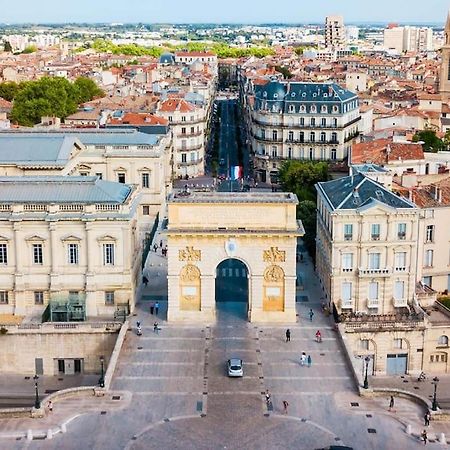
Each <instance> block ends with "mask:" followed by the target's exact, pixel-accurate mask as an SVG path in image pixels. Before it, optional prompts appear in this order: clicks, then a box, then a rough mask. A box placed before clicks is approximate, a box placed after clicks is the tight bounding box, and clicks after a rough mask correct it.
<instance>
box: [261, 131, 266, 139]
mask: <svg viewBox="0 0 450 450" xmlns="http://www.w3.org/2000/svg"><path fill="white" fill-rule="evenodd" d="M261 137H262V138H263V139H265V138H266V130H261Z"/></svg>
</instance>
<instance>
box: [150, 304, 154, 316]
mask: <svg viewBox="0 0 450 450" xmlns="http://www.w3.org/2000/svg"><path fill="white" fill-rule="evenodd" d="M154 311H155V304H154V303H153V302H151V303H150V314H151V315H152V316H153V313H154Z"/></svg>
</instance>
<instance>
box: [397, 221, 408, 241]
mask: <svg viewBox="0 0 450 450" xmlns="http://www.w3.org/2000/svg"><path fill="white" fill-rule="evenodd" d="M397 236H398V238H399V239H402V240H403V239H406V223H399V224H398V225H397Z"/></svg>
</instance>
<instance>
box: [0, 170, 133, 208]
mask: <svg viewBox="0 0 450 450" xmlns="http://www.w3.org/2000/svg"><path fill="white" fill-rule="evenodd" d="M131 190H132V189H131V187H130V186H127V185H126V184H122V183H116V182H113V181H106V180H101V179H100V178H98V177H81V176H80V177H69V176H40V177H0V203H4V204H11V203H78V204H79V203H83V204H90V203H91V204H92V203H112V204H122V203H124V202H125V201H126V199H127V198H128V196H129V194H130V192H131Z"/></svg>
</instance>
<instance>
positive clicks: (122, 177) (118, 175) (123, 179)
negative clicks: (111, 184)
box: [117, 172, 125, 184]
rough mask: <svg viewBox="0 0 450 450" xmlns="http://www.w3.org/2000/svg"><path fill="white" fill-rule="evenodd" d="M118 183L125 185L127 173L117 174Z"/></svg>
mask: <svg viewBox="0 0 450 450" xmlns="http://www.w3.org/2000/svg"><path fill="white" fill-rule="evenodd" d="M117 181H118V182H119V183H122V184H125V173H124V172H119V173H118V174H117Z"/></svg>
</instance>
